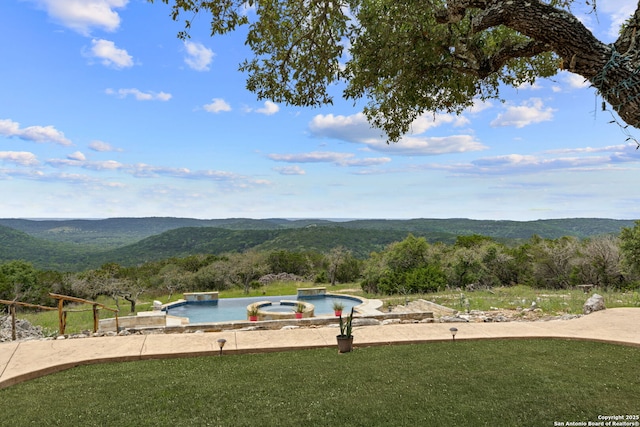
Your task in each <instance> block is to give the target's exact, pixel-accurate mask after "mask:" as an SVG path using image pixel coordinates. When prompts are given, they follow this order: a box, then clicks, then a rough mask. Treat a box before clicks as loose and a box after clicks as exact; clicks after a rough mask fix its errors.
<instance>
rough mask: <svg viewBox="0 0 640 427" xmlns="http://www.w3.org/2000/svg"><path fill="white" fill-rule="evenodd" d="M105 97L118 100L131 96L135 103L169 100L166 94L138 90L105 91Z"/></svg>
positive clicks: (169, 95)
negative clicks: (113, 97)
mask: <svg viewBox="0 0 640 427" xmlns="http://www.w3.org/2000/svg"><path fill="white" fill-rule="evenodd" d="M105 93H106V94H107V95H115V96H117V97H118V98H126V97H127V96H129V95H131V96H133V97H134V98H135V99H136V100H137V101H168V100H170V99H171V94H170V93H166V92H142V91H141V90H139V89H135V88H130V89H118V90H117V91H115V90H113V89H106V90H105Z"/></svg>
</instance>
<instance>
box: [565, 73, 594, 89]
mask: <svg viewBox="0 0 640 427" xmlns="http://www.w3.org/2000/svg"><path fill="white" fill-rule="evenodd" d="M564 74H565V76H564V80H565V81H566V82H567V84H568V85H569V87H570V88H571V89H584V88H586V87H589V86H590V85H591V83H589V81H588V80H587V79H585V78H584V77H582V76H579V75H577V74H574V73H570V72H568V71H567V72H565V73H564Z"/></svg>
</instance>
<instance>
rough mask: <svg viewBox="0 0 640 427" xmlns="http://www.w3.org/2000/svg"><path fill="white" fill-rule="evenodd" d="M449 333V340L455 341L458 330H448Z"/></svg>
mask: <svg viewBox="0 0 640 427" xmlns="http://www.w3.org/2000/svg"><path fill="white" fill-rule="evenodd" d="M449 331H450V332H451V339H453V340H454V341H455V340H456V334H457V333H458V328H449Z"/></svg>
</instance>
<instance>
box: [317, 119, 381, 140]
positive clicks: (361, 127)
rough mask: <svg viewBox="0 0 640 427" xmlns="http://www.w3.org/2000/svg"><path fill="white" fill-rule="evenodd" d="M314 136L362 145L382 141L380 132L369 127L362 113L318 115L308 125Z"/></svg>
mask: <svg viewBox="0 0 640 427" xmlns="http://www.w3.org/2000/svg"><path fill="white" fill-rule="evenodd" d="M309 130H310V131H311V133H312V134H313V135H314V136H317V137H324V138H333V139H340V140H342V141H348V142H358V143H363V142H367V141H377V140H380V139H382V131H381V130H379V129H374V128H372V127H371V125H370V124H369V122H368V121H367V118H366V117H365V115H364V114H363V113H356V114H352V115H350V116H342V115H337V116H334V115H333V114H327V115H324V114H318V115H316V116H315V117H314V118H313V119H312V120H311V122H310V123H309Z"/></svg>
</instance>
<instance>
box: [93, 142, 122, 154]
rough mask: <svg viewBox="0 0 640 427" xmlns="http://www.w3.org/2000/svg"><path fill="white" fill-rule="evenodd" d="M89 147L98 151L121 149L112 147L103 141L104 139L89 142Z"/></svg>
mask: <svg viewBox="0 0 640 427" xmlns="http://www.w3.org/2000/svg"><path fill="white" fill-rule="evenodd" d="M89 148H90V149H92V150H93V151H98V152H108V151H121V150H119V149H117V148H115V147H113V146H112V145H111V144H109V143H107V142H104V141H98V140H95V141H91V143H90V144H89Z"/></svg>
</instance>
